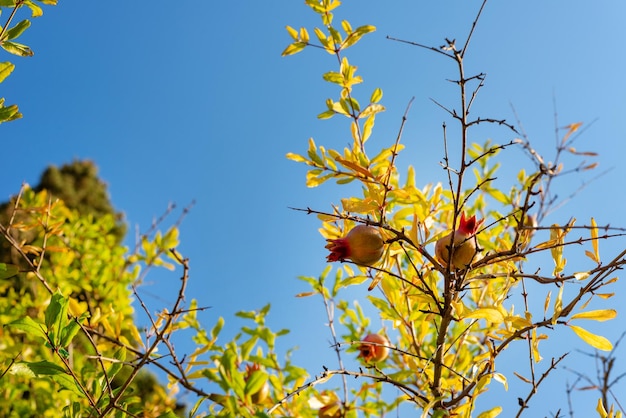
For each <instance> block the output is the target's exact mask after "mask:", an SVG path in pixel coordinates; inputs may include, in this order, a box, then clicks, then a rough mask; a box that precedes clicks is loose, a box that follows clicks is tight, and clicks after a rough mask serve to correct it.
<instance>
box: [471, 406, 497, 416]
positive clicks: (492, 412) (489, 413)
mask: <svg viewBox="0 0 626 418" xmlns="http://www.w3.org/2000/svg"><path fill="white" fill-rule="evenodd" d="M501 412H502V407H501V406H496V407H493V408H491V409H490V410H489V411H485V412H481V413H480V414H479V415H478V417H477V418H495V417H497V416H498V415H500V413H501Z"/></svg>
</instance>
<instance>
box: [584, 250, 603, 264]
mask: <svg viewBox="0 0 626 418" xmlns="http://www.w3.org/2000/svg"><path fill="white" fill-rule="evenodd" d="M585 255H586V256H587V257H589V258H590V259H592V260H593V261H595V262H596V263H599V262H600V261H599V260H598V258H597V257H596V255H595V254H594V253H592V252H591V251H589V250H585Z"/></svg>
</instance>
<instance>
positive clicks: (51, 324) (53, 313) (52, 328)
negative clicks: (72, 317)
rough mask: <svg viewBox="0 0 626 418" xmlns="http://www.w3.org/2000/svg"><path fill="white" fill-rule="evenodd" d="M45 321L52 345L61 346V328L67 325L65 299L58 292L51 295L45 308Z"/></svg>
mask: <svg viewBox="0 0 626 418" xmlns="http://www.w3.org/2000/svg"><path fill="white" fill-rule="evenodd" d="M45 321H46V327H47V329H48V333H49V338H50V340H51V341H52V344H54V345H55V346H56V347H59V346H63V345H62V344H60V342H61V334H62V332H63V328H64V327H65V324H66V323H67V299H65V298H64V297H63V295H62V294H61V293H60V292H56V293H55V294H53V295H52V298H51V299H50V304H49V305H48V308H46V313H45Z"/></svg>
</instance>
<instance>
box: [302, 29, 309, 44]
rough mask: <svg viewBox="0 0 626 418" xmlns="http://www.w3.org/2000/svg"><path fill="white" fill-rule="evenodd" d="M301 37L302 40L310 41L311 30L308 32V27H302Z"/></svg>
mask: <svg viewBox="0 0 626 418" xmlns="http://www.w3.org/2000/svg"><path fill="white" fill-rule="evenodd" d="M300 39H301V40H302V42H309V32H307V30H306V28H300Z"/></svg>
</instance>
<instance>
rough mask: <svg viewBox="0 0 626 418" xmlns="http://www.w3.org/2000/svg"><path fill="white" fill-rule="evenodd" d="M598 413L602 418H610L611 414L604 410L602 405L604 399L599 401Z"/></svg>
mask: <svg viewBox="0 0 626 418" xmlns="http://www.w3.org/2000/svg"><path fill="white" fill-rule="evenodd" d="M596 412H598V414H600V418H608V416H609V414H608V413H607V412H606V409H604V405H603V404H602V398H599V399H598V406H596Z"/></svg>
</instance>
